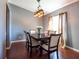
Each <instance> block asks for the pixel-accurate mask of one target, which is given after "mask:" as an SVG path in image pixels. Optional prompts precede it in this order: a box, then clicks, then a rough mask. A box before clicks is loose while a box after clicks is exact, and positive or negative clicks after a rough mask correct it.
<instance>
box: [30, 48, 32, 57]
mask: <svg viewBox="0 0 79 59" xmlns="http://www.w3.org/2000/svg"><path fill="white" fill-rule="evenodd" d="M31 56H32V47H30V57H31Z"/></svg>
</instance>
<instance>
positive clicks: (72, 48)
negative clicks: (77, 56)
mask: <svg viewBox="0 0 79 59" xmlns="http://www.w3.org/2000/svg"><path fill="white" fill-rule="evenodd" d="M66 47H67V48H69V49H71V50H73V51H76V52H79V50H78V49H75V48H72V47H69V46H66Z"/></svg>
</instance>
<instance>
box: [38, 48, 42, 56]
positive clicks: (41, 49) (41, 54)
mask: <svg viewBox="0 0 79 59" xmlns="http://www.w3.org/2000/svg"><path fill="white" fill-rule="evenodd" d="M39 49H40V56H42V48H41V47H40V48H39Z"/></svg>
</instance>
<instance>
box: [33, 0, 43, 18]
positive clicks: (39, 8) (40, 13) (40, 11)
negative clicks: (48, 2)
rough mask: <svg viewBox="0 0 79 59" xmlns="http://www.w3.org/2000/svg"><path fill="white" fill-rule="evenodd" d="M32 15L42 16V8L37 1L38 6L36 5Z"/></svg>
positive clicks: (38, 0)
mask: <svg viewBox="0 0 79 59" xmlns="http://www.w3.org/2000/svg"><path fill="white" fill-rule="evenodd" d="M37 2H38V3H39V2H40V0H37ZM34 16H35V17H42V16H44V11H43V9H42V8H41V7H40V3H39V6H38V7H37V10H36V11H35V12H34Z"/></svg>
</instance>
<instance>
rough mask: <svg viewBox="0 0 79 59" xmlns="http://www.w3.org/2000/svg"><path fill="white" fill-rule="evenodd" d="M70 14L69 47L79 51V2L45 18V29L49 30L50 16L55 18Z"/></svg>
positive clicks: (68, 20)
mask: <svg viewBox="0 0 79 59" xmlns="http://www.w3.org/2000/svg"><path fill="white" fill-rule="evenodd" d="M62 12H67V13H68V19H67V22H68V39H67V46H70V47H73V48H75V49H79V2H76V3H73V4H71V5H69V6H66V7H63V8H61V9H59V10H56V11H54V12H52V13H51V14H48V15H46V16H45V17H44V21H43V22H44V24H43V25H44V29H47V28H48V16H55V15H58V14H59V13H62Z"/></svg>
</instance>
